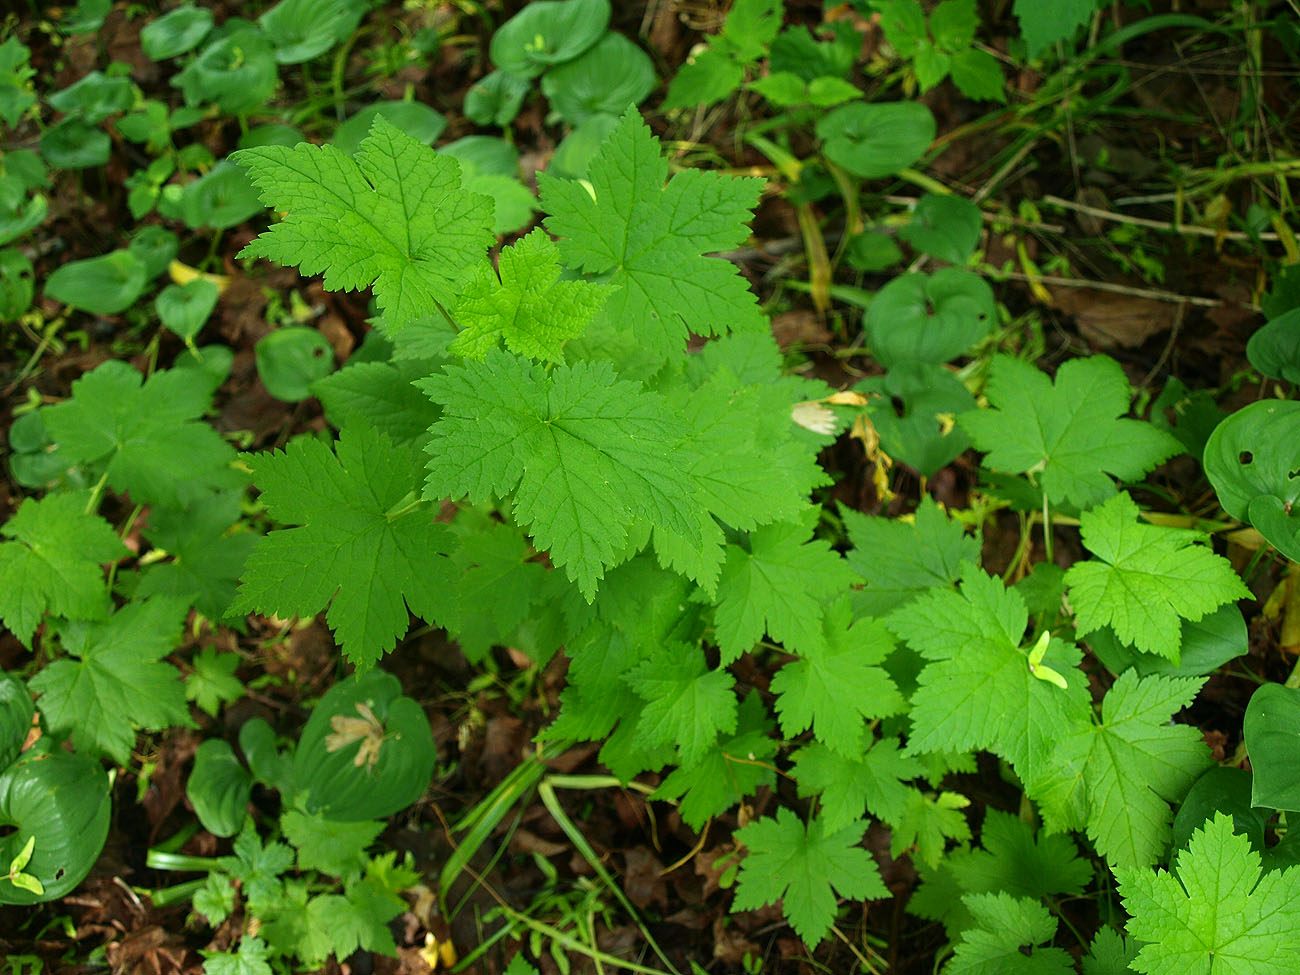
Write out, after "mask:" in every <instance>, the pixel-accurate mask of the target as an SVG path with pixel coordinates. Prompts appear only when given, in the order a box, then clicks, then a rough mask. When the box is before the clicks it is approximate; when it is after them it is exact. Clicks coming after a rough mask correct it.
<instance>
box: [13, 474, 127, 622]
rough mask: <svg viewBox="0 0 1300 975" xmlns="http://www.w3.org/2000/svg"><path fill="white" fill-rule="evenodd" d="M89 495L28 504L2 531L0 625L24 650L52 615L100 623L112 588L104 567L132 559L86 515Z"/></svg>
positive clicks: (106, 528)
mask: <svg viewBox="0 0 1300 975" xmlns="http://www.w3.org/2000/svg"><path fill="white" fill-rule="evenodd" d="M88 498H89V492H85V493H82V492H69V493H66V494H49V495H46V496H45V497H44V498H41V499H40V500H39V501H38V500H36V499H34V498H28V499H26V500H25V501H23V503H22V505H21V506H19V508H18V511H17V512H16V513H15V514H14V516H13V517H12V518H10V519H9V520H8V521H6V522H5V523H4V524H3V525H0V534H3V535H5V536H6V537H8V538H9V539H12V541H6V542H0V621H2V622H3V623H4V625H5V626H7V627H9V629H10V630H12V631H13V634H14V636H16V637H18V639H19V640H21V641H22V642H23V643H24V644H27V645H28V646H30V645H31V639H32V635H33V634H34V633H35V632H36V627H37V626H38V625H39V624H40V622H41V617H42V616H44V615H45V613H46V611H47V610H48V611H49V612H51V613H56V614H58V615H60V616H66V617H69V618H75V619H85V620H93V619H102V618H103V617H104V616H105V615H106V614H107V613H108V587H107V586H106V585H105V583H104V571H103V569H102V568H101V563H104V562H111V561H113V560H114V559H118V558H123V557H125V556H126V555H128V554H129V552H128V551H127V548H126V546H125V545H123V544H122V543H121V541H120V540H119V539H118V537H117V533H116V532H115V531H113V527H112V526H111V525H110V524H109V523H108V522H106V521H105V520H104V519H103V518H100V517H99V516H98V515H91V514H86V511H85V508H86V501H87V500H88Z"/></svg>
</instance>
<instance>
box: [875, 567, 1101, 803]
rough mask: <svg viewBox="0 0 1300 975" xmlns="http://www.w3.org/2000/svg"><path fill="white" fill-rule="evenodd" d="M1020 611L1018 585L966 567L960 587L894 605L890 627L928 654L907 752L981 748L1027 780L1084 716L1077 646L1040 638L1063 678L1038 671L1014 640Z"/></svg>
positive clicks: (1021, 627)
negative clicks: (1057, 680) (1055, 680)
mask: <svg viewBox="0 0 1300 975" xmlns="http://www.w3.org/2000/svg"><path fill="white" fill-rule="evenodd" d="M1027 621H1028V614H1027V612H1026V610H1025V604H1024V601H1023V599H1022V598H1021V596H1020V594H1019V593H1018V592H1016V591H1015V590H1014V589H1010V590H1009V589H1006V588H1005V587H1004V586H1003V584H1002V582H1001V580H1000V579H997V578H996V577H993V576H989V575H986V574H985V573H984V572H982V571H980V570H978V569H973V568H972V569H971V571H970V572H968V573H967V574H966V576H965V577H964V578H963V581H962V585H961V590H960V592H954V591H952V590H950V589H934V590H931V591H930V592H929V593H926V594H924V595H922V596H919V597H918V598H916V599H914V600H912V601H911V602H909V603H907V604H906V605H904V606H903V607H901V608H900V609H897V610H895V611H894V612H893V613H891V614H890V616H889V626H890V628H891V629H892V630H893V631H894V632H895V633H897V634H898V635H899V636H900V637H901V638H902V639H904V640H905V641H907V643H908V644H909V645H910V646H911V647H912V649H914V650H915V651H917V652H918V653H919V654H921V656H923V657H925V658H926V660H927V661H928V663H927V664H926V665H925V668H924V669H923V670H922V671H921V673H920V676H919V678H918V680H919V683H920V687H919V688H918V690H917V691H916V693H915V694H913V695H912V710H911V721H912V733H911V736H910V737H909V738H908V744H907V751H908V752H909V753H911V754H918V753H922V752H932V751H955V752H962V751H967V750H969V749H975V748H982V749H989V750H991V751H994V752H996V753H997V754H999V755H1001V756H1002V757H1003V758H1005V759H1007V760H1008V761H1009V762H1011V764H1012V765H1013V766H1015V768H1016V771H1017V772H1018V773H1019V774H1020V775H1021V777H1022V778H1025V779H1027V780H1031V781H1032V780H1033V778H1034V777H1035V775H1036V774H1037V773H1038V771H1039V770H1040V769H1043V768H1046V767H1048V766H1050V765H1051V763H1052V762H1053V761H1054V758H1053V755H1054V748H1055V746H1056V743H1057V741H1058V740H1059V739H1060V738H1061V737H1063V736H1065V735H1067V734H1069V733H1071V732H1072V731H1073V729H1074V728H1075V727H1077V726H1078V725H1080V724H1084V725H1086V724H1087V721H1088V704H1089V698H1088V688H1087V681H1086V679H1085V678H1084V676H1083V674H1082V673H1081V672H1080V671H1079V670H1078V669H1077V665H1078V662H1079V658H1080V654H1079V651H1078V650H1077V648H1075V647H1073V646H1068V647H1067V646H1066V645H1064V644H1063V643H1061V641H1059V640H1053V641H1051V642H1050V644H1048V652H1047V656H1046V657H1045V658H1044V660H1043V663H1045V664H1046V665H1047V666H1048V667H1051V668H1052V669H1053V670H1054V671H1056V672H1057V673H1058V674H1059V675H1061V676H1062V677H1063V679H1064V680H1065V682H1066V685H1067V686H1066V687H1065V688H1062V687H1059V686H1057V685H1056V684H1054V683H1052V682H1051V681H1049V680H1044V679H1042V678H1041V677H1040V676H1039V675H1037V674H1036V673H1035V672H1034V670H1033V669H1032V667H1031V661H1030V659H1029V655H1028V652H1027V649H1026V648H1023V647H1021V646H1020V641H1021V639H1022V638H1023V636H1024V632H1025V625H1026V623H1027Z"/></svg>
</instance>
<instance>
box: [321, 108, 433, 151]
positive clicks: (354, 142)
mask: <svg viewBox="0 0 1300 975" xmlns="http://www.w3.org/2000/svg"><path fill="white" fill-rule="evenodd" d="M381 115H382V116H383V117H384V119H385V120H386V121H388V122H391V123H392V124H393V125H395V126H397V127H398V128H399V129H401V130H402V131H403V132H405V133H406V134H407V135H409V136H410V137H411V138H412V139H419V140H420V141H421V142H423V143H424V144H425V145H426V146H431V145H433V140H434V139H436V138H438V136H440V135H441V134H442V130H443V129H445V128H446V127H447V119H446V117H445V116H443V115H441V114H439V113H438V112H435V111H434V110H433V109H432V108H430V107H429V106H428V105H425V104H424V103H423V102H400V101H399V102H379V103H378V104H377V105H367V106H366V107H365V108H363V109H361V111H359V112H357V114H355V115H353V116H352V117H351V118H350V119H348V120H347V121H346V122H344V123H343V124H342V125H340V126H339V127H338V128H337V129H335V130H334V138H333V140H332V141H333V143H334V145H336V146H338V147H339V148H340V149H342V150H343V151H344V152H346V153H347V154H348V155H349V156H351V155H353V154H354V153H355V152H356V151H357V150H358V149H360V148H361V140H362V139H364V138H365V137H366V136H368V135H369V134H370V126H371V125H372V124H374V121H375V119H376V118H378V117H379V116H381Z"/></svg>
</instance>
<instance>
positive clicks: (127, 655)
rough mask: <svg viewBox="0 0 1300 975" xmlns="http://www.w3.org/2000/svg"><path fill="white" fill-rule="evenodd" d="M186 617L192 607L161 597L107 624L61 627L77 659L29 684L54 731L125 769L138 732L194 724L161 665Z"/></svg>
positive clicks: (168, 667) (175, 675)
mask: <svg viewBox="0 0 1300 975" xmlns="http://www.w3.org/2000/svg"><path fill="white" fill-rule="evenodd" d="M188 612H189V604H188V602H187V601H185V600H181V599H175V598H167V597H164V596H158V597H154V598H153V599H147V600H139V601H136V602H132V603H128V604H127V605H126V606H124V607H122V608H121V609H119V610H118V611H117V612H115V613H113V614H112V615H111V616H110V617H108V618H107V619H106V620H103V621H102V622H86V621H76V622H70V623H65V624H63V625H62V627H61V628H60V640H61V642H62V644H63V647H64V649H65V650H66V651H67V652H68V654H69V655H70V657H75V658H76V660H75V661H74V660H72V659H69V658H68V657H64V658H61V659H58V660H55V661H53V662H51V663H50V664H48V665H46V666H45V667H44V668H43V669H42V670H41V671H40V673H38V674H37V675H36V676H34V677H33V678H32V679H31V681H30V682H29V686H30V687H31V689H32V690H33V691H34V692H35V693H36V694H38V695H39V696H40V709H41V714H42V715H44V718H45V723H46V725H47V727H48V728H49V729H50V731H52V732H53V733H55V734H57V735H68V736H70V737H71V738H72V740H73V741H74V742H75V743H76V745H77V747H78V749H79V750H81V751H83V752H89V753H91V754H103V755H108V756H109V757H110V758H112V759H113V760H114V761H115V762H117V763H118V764H119V765H126V764H127V763H128V762H129V761H130V759H131V749H132V747H133V746H134V745H135V729H136V728H144V729H148V730H152V731H159V730H162V729H163V728H170V727H172V726H174V725H180V726H182V727H184V726H193V722H192V721H191V720H190V714H189V708H188V707H186V703H185V687H184V685H183V684H182V683H181V675H180V673H179V671H177V669H176V668H175V667H174V666H173V665H172V664H170V663H167V662H166V661H164V660H162V658H163V657H165V656H167V655H168V654H170V653H171V652H172V651H173V650H174V649H175V648H176V646H177V644H178V643H179V641H180V635H181V627H182V625H183V624H184V622H185V617H186V614H187V613H188Z"/></svg>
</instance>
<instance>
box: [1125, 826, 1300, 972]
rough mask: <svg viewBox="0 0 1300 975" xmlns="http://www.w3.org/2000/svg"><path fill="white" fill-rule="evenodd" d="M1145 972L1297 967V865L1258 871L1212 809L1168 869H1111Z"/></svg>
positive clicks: (1255, 857) (1254, 858)
mask: <svg viewBox="0 0 1300 975" xmlns="http://www.w3.org/2000/svg"><path fill="white" fill-rule="evenodd" d="M1115 876H1116V877H1117V878H1118V880H1119V892H1120V896H1121V897H1123V899H1124V909H1125V910H1126V911H1127V912H1128V914H1129V922H1128V926H1127V927H1128V933H1129V937H1130V938H1131V939H1133V940H1135V941H1137V942H1138V943H1139V944H1141V949H1140V950H1139V951H1138V953H1137V958H1136V959H1135V960H1134V961H1133V963H1132V967H1133V969H1134V970H1136V971H1139V972H1143V973H1144V975H1186V973H1190V972H1195V973H1207V975H1211V973H1234V975H1284V973H1289V972H1293V971H1295V970H1296V967H1297V966H1298V965H1300V867H1291V868H1290V869H1287V870H1274V871H1270V872H1268V873H1264V874H1262V875H1261V873H1260V855H1259V853H1257V852H1256V851H1255V850H1252V849H1251V846H1250V841H1249V840H1248V839H1247V838H1246V837H1244V836H1241V835H1239V834H1237V833H1235V832H1233V823H1232V817H1231V816H1229V815H1226V814H1224V813H1220V814H1218V815H1216V816H1215V817H1214V818H1213V819H1211V820H1210V821H1209V822H1208V823H1206V825H1205V827H1204V829H1201V830H1197V831H1196V833H1195V834H1193V836H1192V839H1191V842H1190V843H1189V844H1188V847H1187V849H1185V850H1182V851H1180V852H1179V853H1178V854H1177V855H1176V856H1175V857H1174V861H1173V864H1172V866H1171V868H1170V869H1169V870H1168V871H1161V872H1159V873H1156V872H1153V871H1151V870H1149V869H1147V868H1146V867H1145V866H1142V865H1139V866H1133V867H1123V866H1121V867H1118V868H1117V869H1116V870H1115Z"/></svg>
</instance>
